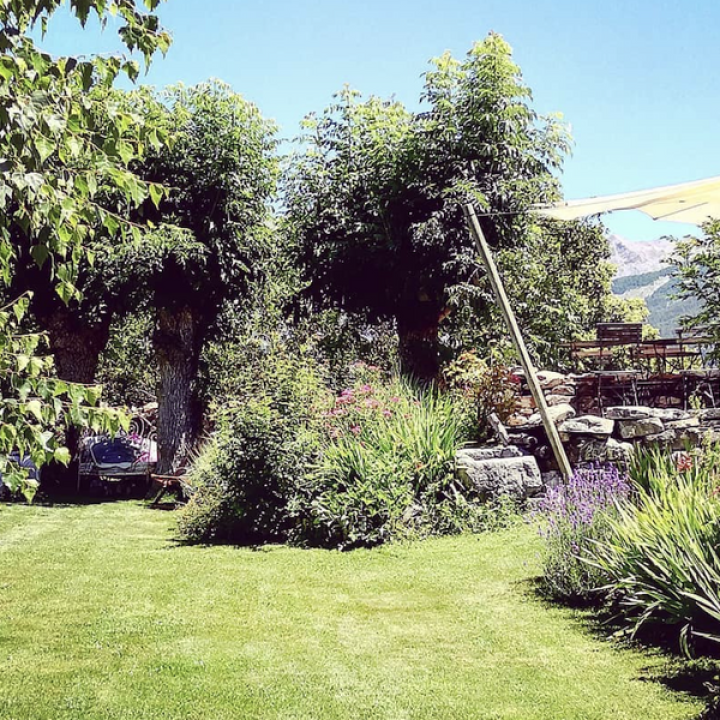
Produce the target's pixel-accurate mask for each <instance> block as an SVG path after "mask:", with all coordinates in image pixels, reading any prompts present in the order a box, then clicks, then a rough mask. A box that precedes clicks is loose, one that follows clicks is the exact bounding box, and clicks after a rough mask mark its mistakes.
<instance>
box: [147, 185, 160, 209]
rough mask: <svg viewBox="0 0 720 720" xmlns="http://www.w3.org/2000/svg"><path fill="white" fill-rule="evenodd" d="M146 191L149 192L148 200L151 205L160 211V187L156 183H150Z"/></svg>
mask: <svg viewBox="0 0 720 720" xmlns="http://www.w3.org/2000/svg"><path fill="white" fill-rule="evenodd" d="M148 190H149V192H150V199H151V200H152V202H153V205H155V207H156V208H158V209H160V201H161V200H162V198H163V195H164V192H163V188H162V186H161V185H157V184H156V183H150V185H149V187H148Z"/></svg>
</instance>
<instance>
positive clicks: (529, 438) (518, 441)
mask: <svg viewBox="0 0 720 720" xmlns="http://www.w3.org/2000/svg"><path fill="white" fill-rule="evenodd" d="M510 442H511V443H512V444H513V445H517V446H519V447H524V448H527V449H528V450H533V448H536V447H537V444H538V439H537V438H536V437H535V436H534V435H531V434H530V433H525V432H513V433H510Z"/></svg>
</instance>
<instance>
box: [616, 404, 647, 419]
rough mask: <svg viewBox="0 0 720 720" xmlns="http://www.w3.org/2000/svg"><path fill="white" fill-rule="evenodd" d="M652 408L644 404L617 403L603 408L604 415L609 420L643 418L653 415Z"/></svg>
mask: <svg viewBox="0 0 720 720" xmlns="http://www.w3.org/2000/svg"><path fill="white" fill-rule="evenodd" d="M653 412H654V410H653V408H649V407H645V406H644V405H617V406H614V407H609V408H606V409H605V417H606V418H610V419H611V420H643V419H644V418H649V417H652V416H653Z"/></svg>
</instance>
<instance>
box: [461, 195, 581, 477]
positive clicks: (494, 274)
mask: <svg viewBox="0 0 720 720" xmlns="http://www.w3.org/2000/svg"><path fill="white" fill-rule="evenodd" d="M464 209H465V215H466V217H467V220H468V226H469V228H470V234H471V235H472V237H473V239H474V240H475V244H476V245H477V248H478V250H479V252H480V257H481V258H482V261H483V264H484V265H485V269H486V270H487V274H488V277H489V278H490V284H491V285H492V289H493V292H494V293H495V297H496V298H497V301H498V305H500V309H501V310H502V314H503V316H504V318H505V323H506V324H507V327H508V330H509V331H510V337H511V338H512V341H513V344H514V345H515V349H516V350H517V352H518V355H520V364H521V365H522V366H523V369H524V370H525V377H526V378H527V382H528V385H529V386H530V392H531V393H532V396H533V399H534V400H535V404H536V405H537V409H538V412H539V413H540V417H541V418H542V421H543V425H544V426H545V432H546V433H547V436H548V439H549V440H550V445H551V447H552V450H553V453H554V455H555V460H556V461H557V464H558V467H559V468H560V472H561V473H562V474H563V477H564V478H565V479H566V480H568V479H569V478H570V476H571V475H572V468H571V467H570V461H569V460H568V458H567V455H566V454H565V448H564V447H563V445H562V442H561V440H560V435H559V434H558V431H557V428H556V427H555V423H554V422H553V421H552V418H551V417H550V413H549V412H548V405H547V402H545V395H543V391H542V389H541V387H540V381H539V380H538V377H537V373H536V372H535V368H534V367H533V364H532V362H531V360H530V354H529V353H528V349H527V347H526V346H525V341H524V340H523V337H522V334H521V333H520V328H519V327H518V324H517V320H516V319H515V313H514V312H513V310H512V308H511V307H510V302H509V301H508V297H507V295H506V294H505V288H504V287H503V284H502V280H501V279H500V274H499V273H498V270H497V267H496V265H495V261H494V260H493V257H492V254H491V253H490V248H489V247H488V244H487V241H486V240H485V235H484V234H483V231H482V228H481V227H480V223H479V222H478V219H477V215H475V209H474V208H473V206H472V204H471V203H468V204H467V205H465V208H464Z"/></svg>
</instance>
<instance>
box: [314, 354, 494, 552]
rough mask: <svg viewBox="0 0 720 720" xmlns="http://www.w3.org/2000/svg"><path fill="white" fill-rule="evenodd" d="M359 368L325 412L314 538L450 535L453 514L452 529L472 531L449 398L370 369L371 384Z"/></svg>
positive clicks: (351, 542)
mask: <svg viewBox="0 0 720 720" xmlns="http://www.w3.org/2000/svg"><path fill="white" fill-rule="evenodd" d="M362 370H363V374H365V377H364V378H362V379H361V380H359V381H358V382H356V384H355V385H354V387H353V388H347V389H346V390H344V391H343V392H342V394H341V395H340V396H339V397H338V398H336V401H335V407H333V408H332V409H331V410H329V411H327V412H326V413H325V429H326V432H327V435H328V437H329V440H330V442H329V444H328V445H327V446H326V447H325V449H324V451H323V455H322V458H321V461H320V463H319V465H318V468H317V470H316V472H315V473H313V476H312V488H313V490H312V499H311V503H310V508H311V510H310V514H311V518H312V526H313V528H312V534H313V536H314V537H313V540H315V541H316V542H321V543H322V544H324V545H326V544H329V545H335V546H337V547H341V548H351V547H357V546H361V545H375V544H378V543H382V542H384V541H386V540H389V539H392V538H398V537H409V536H414V535H423V534H429V533H432V532H436V531H438V530H439V529H441V528H442V529H443V530H446V531H447V530H448V529H449V528H450V527H451V526H452V521H451V520H450V517H451V516H452V518H453V520H454V522H455V530H456V531H457V529H458V526H460V527H462V529H465V530H466V529H468V527H472V522H473V521H472V520H471V519H470V518H471V516H472V515H473V512H472V511H473V509H474V507H475V506H474V505H472V503H469V502H467V498H466V494H467V491H468V489H467V488H464V487H462V486H461V485H460V484H459V482H458V481H457V479H456V478H455V473H454V470H455V455H456V452H457V450H458V449H459V447H460V446H461V444H462V441H463V437H462V419H461V416H460V415H459V414H458V412H457V408H456V406H455V405H454V403H453V402H452V400H451V398H450V397H449V396H447V395H442V394H439V393H438V392H436V391H427V392H420V391H418V390H417V389H415V388H413V387H412V386H410V385H408V384H407V383H404V382H402V381H399V380H395V381H392V382H390V383H382V382H381V380H380V378H379V377H378V374H377V372H372V371H370V376H371V377H372V376H373V375H374V377H375V381H374V382H373V384H370V383H369V382H367V380H368V379H370V378H369V377H368V375H367V373H368V371H367V369H366V368H363V369H362ZM363 380H365V381H364V382H363ZM463 515H464V516H465V519H464V520H463ZM477 524H478V525H480V524H481V523H480V521H479V520H478V523H477Z"/></svg>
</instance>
